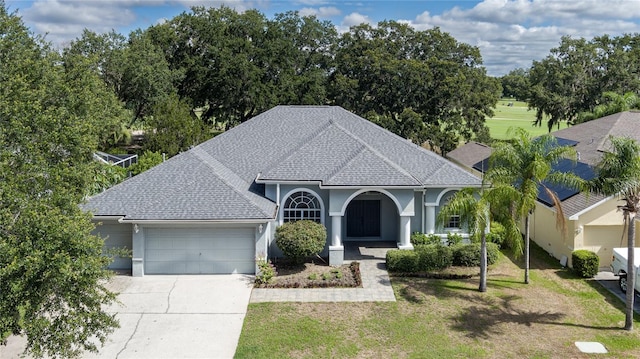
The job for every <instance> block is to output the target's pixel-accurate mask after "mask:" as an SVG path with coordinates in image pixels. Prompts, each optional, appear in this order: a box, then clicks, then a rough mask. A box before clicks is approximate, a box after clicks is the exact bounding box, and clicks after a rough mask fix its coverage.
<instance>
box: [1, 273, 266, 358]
mask: <svg viewBox="0 0 640 359" xmlns="http://www.w3.org/2000/svg"><path fill="white" fill-rule="evenodd" d="M253 280H254V277H253V276H249V275H235V274H232V275H202V276H190V275H180V276H155V275H154V276H145V277H142V278H134V277H129V276H117V277H115V278H113V280H112V281H111V282H110V283H109V287H110V288H111V289H112V290H114V291H116V292H119V293H120V295H119V296H118V300H119V301H120V303H119V304H114V305H112V306H110V307H108V308H105V309H106V311H107V312H109V313H115V314H116V317H117V318H118V320H119V321H120V328H119V329H116V331H115V332H114V333H113V334H112V335H111V336H109V339H108V340H107V342H106V343H105V346H104V347H102V348H100V349H99V350H100V351H99V353H97V354H94V353H85V354H84V355H82V357H83V358H110V359H113V358H118V359H128V358H136V359H145V358H233V355H234V354H235V351H236V346H237V345H238V339H239V338H240V332H241V330H242V323H243V321H244V317H245V315H246V312H247V304H248V303H249V298H250V295H251V289H252V285H253ZM24 343H25V342H24V339H23V338H12V343H11V344H10V345H11V346H12V347H11V348H10V347H7V348H5V349H6V352H5V353H3V352H2V351H0V357H2V358H5V354H8V353H20V351H21V349H22V348H24ZM20 345H22V346H21V347H20ZM16 347H18V348H19V350H17V348H16Z"/></svg>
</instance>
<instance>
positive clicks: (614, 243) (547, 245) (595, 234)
mask: <svg viewBox="0 0 640 359" xmlns="http://www.w3.org/2000/svg"><path fill="white" fill-rule="evenodd" d="M620 204H621V202H620V201H619V200H618V199H617V198H611V199H608V200H605V201H602V202H599V203H596V202H594V203H593V208H590V209H589V210H588V211H585V212H584V213H581V214H579V216H575V217H577V218H574V219H569V218H567V217H565V223H566V235H565V236H563V234H562V231H561V230H560V229H558V228H556V225H555V223H556V219H555V210H554V209H553V208H549V207H547V206H545V205H542V204H540V203H537V204H536V210H535V212H534V214H533V216H532V222H531V238H532V240H533V241H534V242H536V243H537V244H538V245H539V246H540V247H542V248H544V249H545V250H546V251H547V252H549V254H551V255H552V256H554V257H555V258H557V259H558V260H560V259H561V258H562V256H566V257H567V259H568V265H569V266H570V267H571V266H573V264H572V263H571V253H572V252H573V251H574V250H578V249H586V250H590V251H593V252H594V253H596V254H598V256H599V257H600V267H602V268H605V267H608V266H609V265H610V264H611V256H612V248H616V247H625V246H626V243H627V239H626V238H627V237H626V236H627V235H626V231H624V238H622V235H623V234H622V233H623V223H622V212H620V211H619V210H618V208H617V206H618V205H620ZM636 223H638V222H636ZM523 229H524V227H523ZM638 238H640V234H639V233H638V232H636V243H637V241H638ZM636 246H639V245H638V244H636Z"/></svg>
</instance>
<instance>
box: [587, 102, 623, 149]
mask: <svg viewBox="0 0 640 359" xmlns="http://www.w3.org/2000/svg"><path fill="white" fill-rule="evenodd" d="M625 112H627V111H623V112H617V113H614V114H611V115H609V116H611V117H612V118H614V120H613V123H612V124H611V127H609V128H608V129H607V134H606V135H605V136H603V137H602V140H600V143H598V146H597V147H596V149H597V150H598V151H601V152H607V151H608V148H607V146H606V145H607V143H608V142H609V136H611V132H612V131H613V130H614V129H615V128H616V126H617V125H618V122H620V120H621V119H622V117H623V116H622V115H623V114H624V113H625ZM614 116H615V117H614ZM606 117H608V116H605V117H601V119H602V118H606ZM589 122H590V121H589Z"/></svg>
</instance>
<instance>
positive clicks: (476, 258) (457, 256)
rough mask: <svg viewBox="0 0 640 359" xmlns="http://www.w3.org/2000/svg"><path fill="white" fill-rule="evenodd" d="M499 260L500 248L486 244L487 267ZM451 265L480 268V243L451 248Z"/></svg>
mask: <svg viewBox="0 0 640 359" xmlns="http://www.w3.org/2000/svg"><path fill="white" fill-rule="evenodd" d="M498 258H500V248H499V247H498V245H497V244H495V243H487V265H490V264H494V263H495V262H496V261H498ZM453 265H454V266H462V267H479V266H480V243H471V244H462V245H458V246H455V247H454V248H453Z"/></svg>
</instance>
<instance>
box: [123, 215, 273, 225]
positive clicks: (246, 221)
mask: <svg viewBox="0 0 640 359" xmlns="http://www.w3.org/2000/svg"><path fill="white" fill-rule="evenodd" d="M272 220H275V218H263V219H231V220H230V219H125V218H124V217H122V218H120V219H119V220H118V222H119V223H131V224H181V223H184V224H194V223H200V224H207V223H211V224H214V223H215V224H261V223H265V222H269V221H272Z"/></svg>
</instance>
